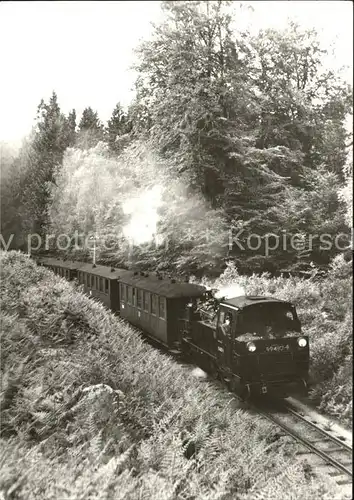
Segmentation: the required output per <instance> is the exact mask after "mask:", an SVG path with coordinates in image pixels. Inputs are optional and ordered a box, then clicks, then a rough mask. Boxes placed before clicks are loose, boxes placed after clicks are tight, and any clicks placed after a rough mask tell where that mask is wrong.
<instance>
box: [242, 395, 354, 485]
mask: <svg viewBox="0 0 354 500" xmlns="http://www.w3.org/2000/svg"><path fill="white" fill-rule="evenodd" d="M251 406H252V407H253V408H254V410H255V411H256V412H257V413H258V414H260V415H262V416H263V417H265V418H266V419H267V420H269V421H271V422H272V423H274V424H275V425H277V426H278V427H280V428H281V429H282V430H283V431H284V433H285V434H286V435H290V436H291V437H293V438H294V439H295V440H296V441H297V442H298V443H299V444H301V445H302V450H301V451H299V452H298V455H306V454H309V455H311V454H312V455H316V457H319V458H320V459H321V460H320V463H319V464H318V467H325V470H326V472H327V473H328V475H330V476H332V477H333V478H334V479H335V481H336V482H337V484H338V485H343V486H344V485H351V484H352V476H353V457H352V454H353V449H352V446H351V443H346V442H345V438H344V437H342V436H339V437H338V436H335V435H333V433H332V434H331V431H330V429H328V430H326V429H325V428H323V427H321V426H320V425H319V424H318V422H316V421H313V420H311V418H310V417H307V416H305V415H303V414H301V413H299V412H298V411H296V410H295V409H294V408H293V407H292V406H290V405H289V404H287V403H286V402H279V401H276V402H272V403H271V409H268V408H267V407H266V408H264V406H263V405H255V404H253V403H251ZM267 406H269V404H268V405H267Z"/></svg>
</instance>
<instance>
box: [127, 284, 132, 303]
mask: <svg viewBox="0 0 354 500" xmlns="http://www.w3.org/2000/svg"><path fill="white" fill-rule="evenodd" d="M127 290H128V295H127V302H128V304H131V303H132V287H131V286H127Z"/></svg>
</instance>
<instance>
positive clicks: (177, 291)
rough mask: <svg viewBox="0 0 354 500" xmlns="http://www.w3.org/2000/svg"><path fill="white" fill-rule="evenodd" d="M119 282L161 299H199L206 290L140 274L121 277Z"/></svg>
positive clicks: (189, 284)
mask: <svg viewBox="0 0 354 500" xmlns="http://www.w3.org/2000/svg"><path fill="white" fill-rule="evenodd" d="M120 281H121V282H122V283H124V284H126V285H131V286H135V287H136V288H141V289H142V290H146V291H148V292H152V293H156V294H157V295H162V296H163V297H167V298H169V299H171V298H179V297H201V296H202V295H203V294H204V292H205V291H206V288H205V287H203V286H200V285H194V284H192V283H181V282H177V281H176V282H175V283H173V282H172V280H170V279H167V278H162V279H159V278H158V276H156V275H153V274H149V275H148V276H142V275H141V274H134V273H133V274H132V275H131V276H122V277H121V279H120Z"/></svg>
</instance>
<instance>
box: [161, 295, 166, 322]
mask: <svg viewBox="0 0 354 500" xmlns="http://www.w3.org/2000/svg"><path fill="white" fill-rule="evenodd" d="M159 317H160V318H161V319H166V305H165V297H159Z"/></svg>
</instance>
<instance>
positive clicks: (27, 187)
mask: <svg viewBox="0 0 354 500" xmlns="http://www.w3.org/2000/svg"><path fill="white" fill-rule="evenodd" d="M68 146H69V136H68V120H67V118H66V117H65V116H64V115H63V114H62V113H61V111H60V107H59V104H58V99H57V95H56V93H55V92H53V94H52V96H51V98H50V100H49V102H48V103H45V102H44V101H43V100H42V101H41V102H40V104H39V106H38V111H37V123H36V127H35V129H34V131H33V135H32V139H31V141H30V145H29V147H28V148H26V151H24V152H23V154H24V156H25V158H24V161H25V163H26V173H25V180H24V190H23V192H22V203H21V204H22V208H21V215H22V219H23V227H24V230H25V231H31V232H36V233H39V234H43V232H44V231H45V228H46V225H47V209H48V203H49V189H48V184H50V183H51V182H53V179H54V173H55V171H56V169H57V168H58V167H59V166H60V165H61V163H62V160H63V154H64V151H65V149H66V148H67V147H68Z"/></svg>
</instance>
